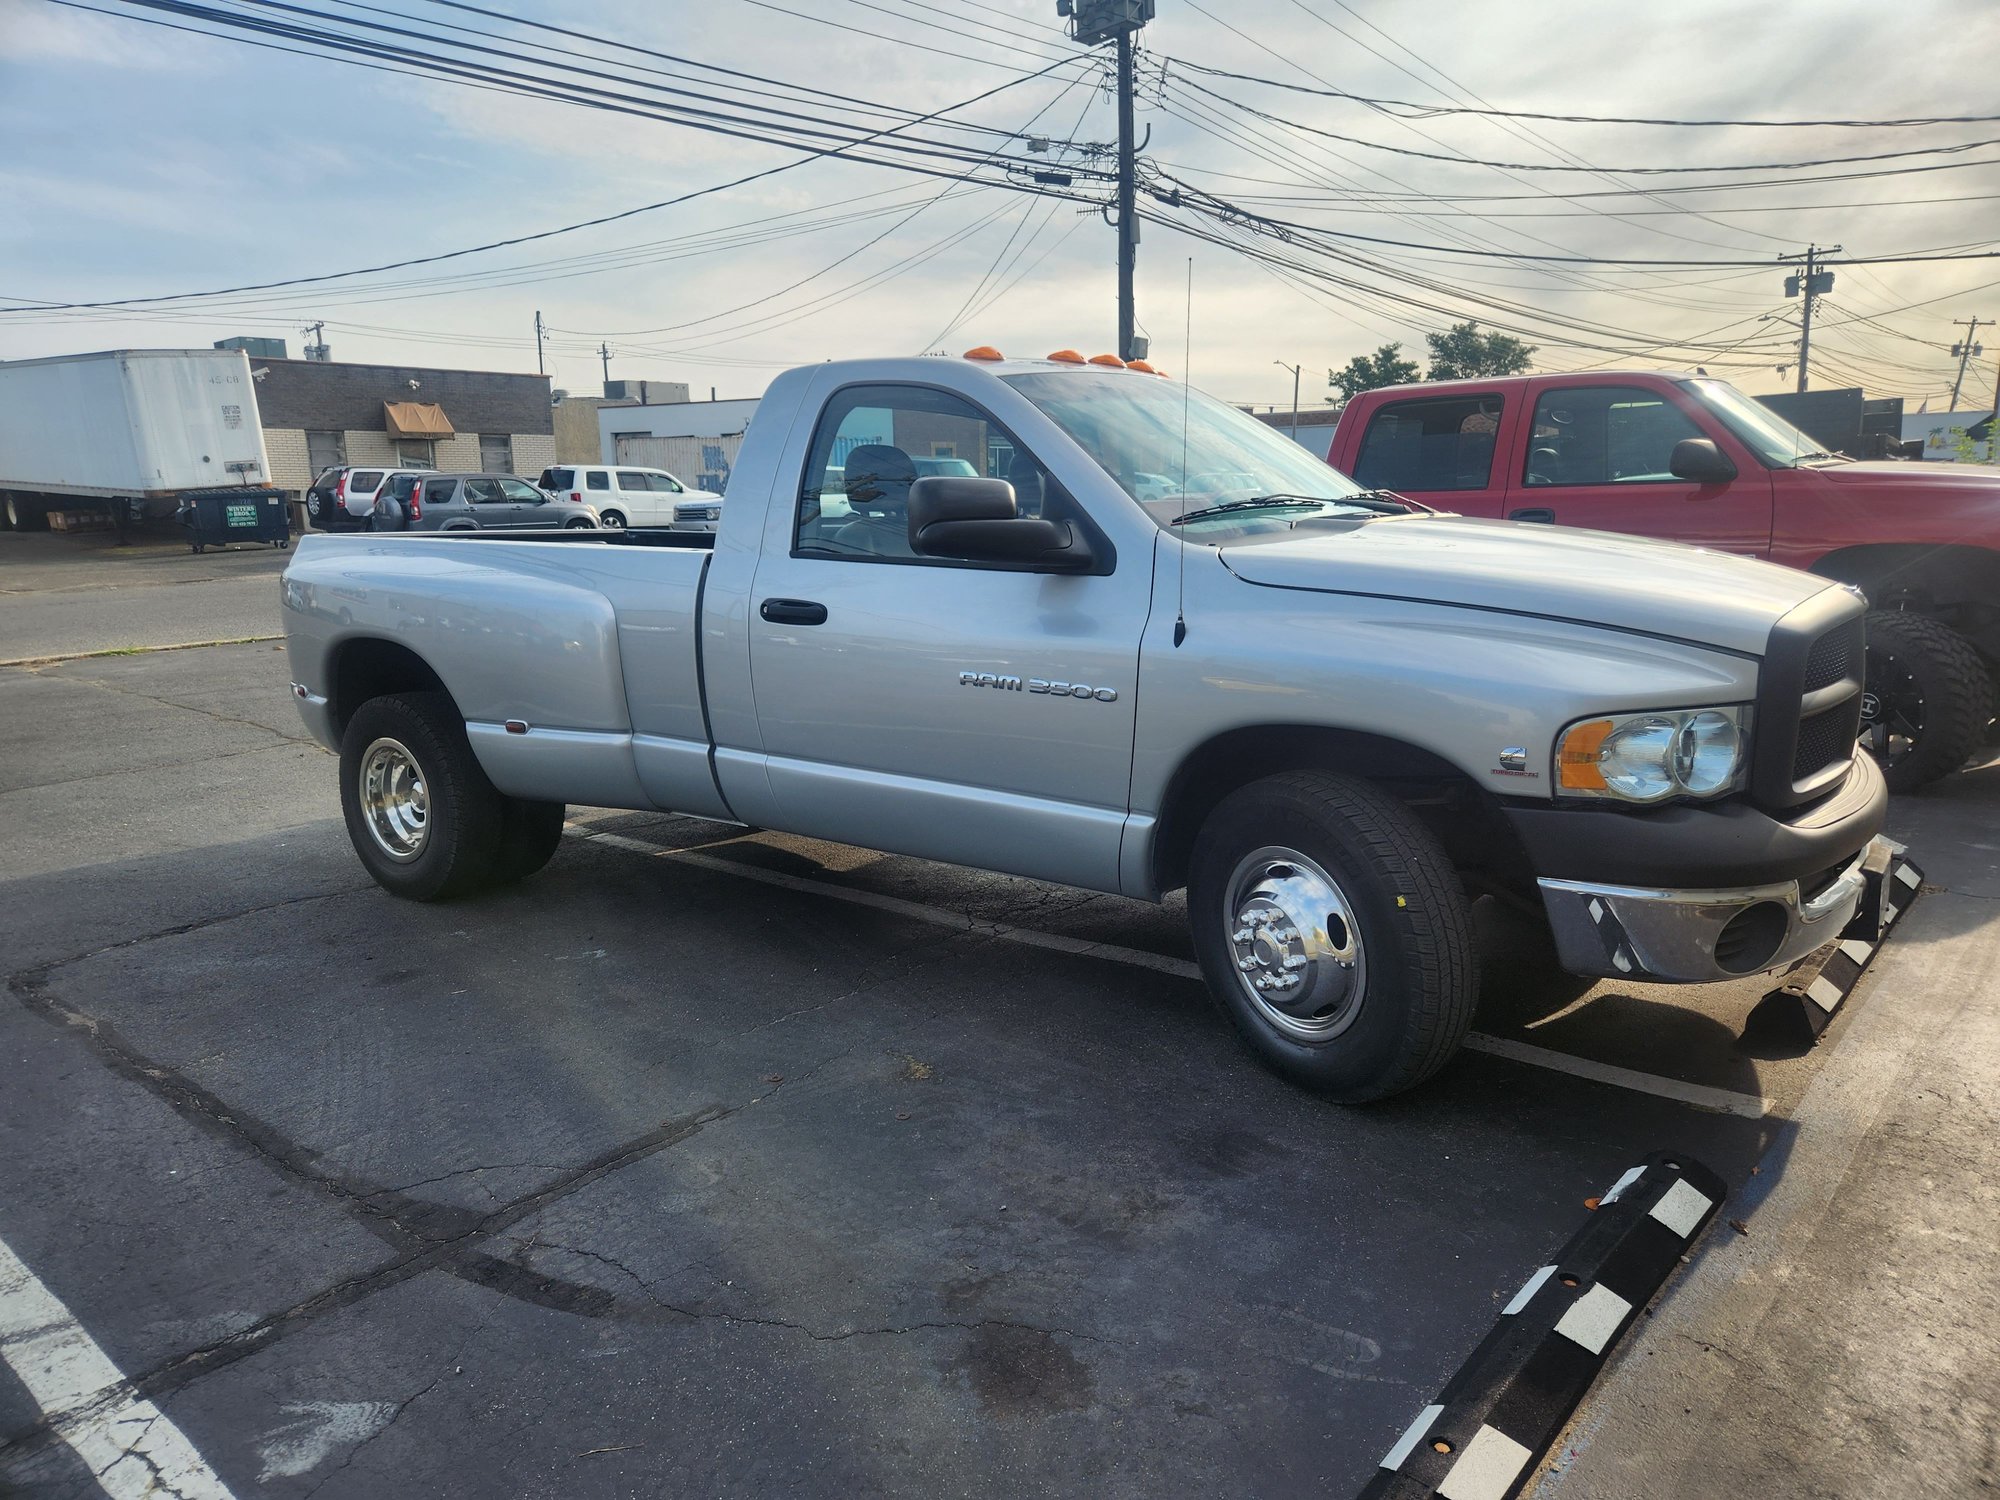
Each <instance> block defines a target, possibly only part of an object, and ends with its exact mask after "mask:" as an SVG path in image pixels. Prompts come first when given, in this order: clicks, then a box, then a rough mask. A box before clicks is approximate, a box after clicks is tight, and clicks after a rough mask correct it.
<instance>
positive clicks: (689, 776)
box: [282, 350, 1886, 1100]
mask: <svg viewBox="0 0 2000 1500" xmlns="http://www.w3.org/2000/svg"><path fill="white" fill-rule="evenodd" d="M990 353H991V351H987V350H975V351H973V353H972V355H969V356H967V357H966V358H964V359H937V358H927V359H911V358H905V359H879V360H861V361H854V362H847V363H832V364H822V365H814V366H811V367H809V368H806V369H800V370H794V371H792V372H790V373H788V374H786V375H783V376H781V377H780V378H779V379H778V380H777V381H776V382H774V383H773V385H772V386H771V389H770V391H769V393H768V394H767V395H766V396H765V397H764V399H763V401H762V403H761V404H760V405H759V407H758V410H757V413H756V417H755V420H754V421H753V422H752V424H751V426H750V430H749V433H748V435H747V436H746V438H745V441H744V444H743V449H742V453H741V456H740V457H739V459H738V461H737V464H736V468H735V471H734V473H733V475H732V477H731V480H730V486H729V494H728V504H727V505H726V506H725V507H724V508H723V511H722V520H721V525H720V529H719V532H718V534H716V535H714V536H702V535H690V534H687V533H683V532H668V531H653V532H648V531H645V530H640V529H634V530H630V531H627V532H624V533H609V534H607V533H602V532H579V533H570V534H565V533H556V534H553V535H552V534H549V533H542V534H541V535H539V536H532V537H531V536H522V537H519V538H508V537H507V536H505V535H504V534H496V533H494V532H483V533H469V534H467V535H464V536H446V535H437V536H387V537H385V536H357V537H329V536H312V537H308V538H305V539H304V540H303V541H302V543H301V545H300V547H299V549H298V552H297V553H296V555H295V557H294V559H293V561H292V563H291V565H290V567H289V568H288V569H287V570H286V572H285V575H284V579H283V585H282V587H283V598H284V606H285V617H286V627H287V631H288V634H289V640H290V651H291V661H292V663H293V667H294V671H295V673H296V676H297V681H296V682H295V683H294V684H293V693H294V695H295V697H296V698H297V701H298V705H299V708H300V710H301V711H302V712H303V714H304V716H305V720H306V723H307V724H308V726H309V727H310V728H311V730H312V732H313V733H314V734H315V735H316V736H317V737H318V738H319V739H320V740H321V741H322V742H323V743H324V744H326V745H327V746H328V747H329V748H331V749H334V750H337V751H338V752H339V755H340V792H341V801H342V805H343V807H344V809H345V812H346V819H347V825H348V830H349V833H350V835H351V837H352V839H353V843H354V847H355V849H356V851H357V852H358V853H359V854H360V856H361V860H362V862H363V863H364V864H365V865H366V866H367V867H368V869H369V870H370V872H371V873H372V874H373V875H374V876H375V878H376V879H377V880H378V881H379V882H381V884H382V885H383V886H385V887H387V888H388V889H389V890H390V891H392V892H395V893H396V894H398V895H402V896H407V897H411V898H414V899H417V900H429V899H433V898H438V897H447V896H454V895H459V894H462V893H466V892H471V891H476V890H479V889H481V888H483V887H487V886H490V885H493V884H496V883H498V882H503V881H508V880H514V879H518V878H520V877H521V876H524V875H527V874H530V873H532V872H533V871H535V870H537V869H539V868H540V867H541V866H542V865H543V864H545V863H546V862H547V860H548V859H549V857H550V856H551V854H552V853H553V852H554V850H555V847H556V844H557V842H558V840H559V839H560V837H561V831H562V823H563V816H564V804H566V803H583V804H593V805H599V806H609V807H625V808H643V809H664V810H672V811H677V812H682V813H690V814H695V815H698V816H701V817H706V818H715V819H726V820H733V821H736V822H740V823H747V824H753V825H757V826H760V827H766V828H773V829H781V830H786V831H789V832H792V833H797V834H804V835H809V836H812V837H815V838H822V839H831V840H836V841H839V842H842V843H848V844H860V845H864V846H868V847H871V848H876V849H882V850H888V851H892V852H896V853H902V854H911V855H920V856H923V857H926V858H929V859H937V860H948V861H951V862H954V863H958V864H964V865H972V866H978V867H984V868H987V869H992V870H999V871H1006V872H1009V873H1012V874H1016V875H1023V876H1030V877H1034V878H1037V879H1043V880H1051V881H1060V882H1063V883H1066V884H1069V885H1074V886H1082V887H1087V888H1089V889H1092V890H1099V891H1110V892H1116V893H1119V894H1122V895H1125V896H1130V897H1138V898H1141V899H1145V900H1159V899H1160V898H1161V897H1162V895H1163V894H1164V893H1166V892H1169V891H1173V890H1176V889H1179V888H1182V887H1185V888H1186V890H1187V904H1188V913H1189V919H1190V921H1191V923H1192V925H1193V936H1194V943H1195V947H1196V949H1197V951H1198V953H1199V955H1200V959H1201V965H1202V969H1203V972H1204V973H1205V975H1206V976H1207V979H1208V984H1209V987H1210V989H1211V990H1212V992H1213V994H1214V996H1215V999H1216V1000H1217V1001H1218V1002H1219V1004H1220V1006H1221V1008H1222V1010H1223V1011H1224V1013H1225V1014H1226V1015H1227V1016H1228V1017H1229V1019H1230V1020H1231V1021H1232V1022H1233V1023H1234V1025H1235V1026H1236V1028H1237V1030H1238V1031H1239V1032H1240V1033H1241V1034H1242V1036H1243V1037H1244V1039H1245V1040H1246V1041H1247V1042H1248V1044H1249V1045H1250V1046H1251V1048H1253V1049H1254V1050H1255V1052H1256V1053H1257V1054H1258V1055H1259V1056H1261V1057H1262V1058H1263V1059H1264V1060H1265V1061H1266V1062H1267V1063H1269V1064H1270V1065H1272V1066H1273V1067H1275V1068H1277V1069H1278V1070H1280V1071H1281V1072H1283V1073H1285V1074H1287V1075H1289V1076H1291V1077H1293V1078H1295V1079H1298V1080H1301V1081H1304V1082H1307V1083H1310V1084H1312V1085H1313V1086H1315V1087H1317V1088H1319V1089H1322V1090H1323V1091H1325V1092H1326V1093H1328V1094H1330V1095H1331V1096H1333V1097H1335V1098H1338V1099H1344V1100H1363V1099H1372V1098H1379V1097H1382V1096H1385V1095H1388V1094H1392V1093H1395V1092H1397V1091H1398V1090H1401V1089H1405V1088H1408V1087H1410V1086H1411V1085H1413V1084H1415V1083H1417V1082H1418V1081H1420V1080H1421V1079H1423V1078H1425V1077H1426V1076H1428V1075H1429V1074H1430V1073H1432V1072H1434V1071H1435V1070H1436V1069H1437V1068H1438V1067H1439V1066H1441V1065H1442V1064H1443V1062H1444V1061H1445V1059H1446V1058H1447V1057H1449V1056H1450V1055H1451V1053H1452V1051H1453V1049H1454V1048H1455V1047H1456V1046H1457V1044H1458V1042H1459V1041H1460V1039H1461V1038H1462V1037H1463V1036H1464V1034H1465V1032H1466V1030H1467V1027H1468V1026H1469V1024H1470V1022H1471V1019H1472V1013H1473V1006H1474V1003H1475V1000H1476V998H1477V994H1478V989H1479V973H1478V956H1477V953H1476V951H1475V947H1474V940H1473V926H1472V921H1471V915H1470V913H1471V903H1472V902H1473V901H1474V900H1476V899H1478V898H1480V897H1482V896H1493V897H1496V898H1498V899H1499V900H1501V901H1504V902H1506V903H1509V904H1510V905H1512V906H1513V907H1515V908H1516V909H1518V910H1522V911H1526V912H1531V913H1533V914H1534V915H1535V916H1536V917H1537V918H1538V919H1543V920H1545V921H1546V924H1547V935H1548V938H1549V944H1548V948H1549V950H1550V951H1551V952H1552V954H1553V961H1554V962H1556V963H1559V964H1560V966H1561V968H1563V969H1566V970H1568V971H1569V972H1570V973H1573V974H1577V975H1586V976H1589V975H1614V976H1619V977H1623V978H1628V979H1633V980H1669V981H1681V982H1700V981H1704V980H1722V979H1728V978H1732V977H1736V976H1741V975H1746V974H1755V973H1759V972H1762V971H1765V970H1769V969H1775V968H1778V967H1781V966H1784V965H1787V964H1790V963H1791V962H1793V961H1794V960H1797V959H1799V958H1800V957H1802V956H1803V955H1805V954H1807V953H1808V952H1810V951H1812V950H1813V949H1815V948H1818V947H1819V946H1820V945H1822V944H1823V943H1826V942H1829V941H1831V940H1832V939H1833V938H1835V937H1836V936H1837V935H1838V934H1839V933H1840V931H1841V929H1842V927H1843V926H1844V925H1845V924H1846V923H1847V922H1848V920H1849V918H1850V916H1851V915H1852V914H1853V912H1854V911H1855V908H1856V906H1857V902H1858V900H1859V897H1860V894H1861V891H1862V888H1863V884H1864V871H1863V864H1864V860H1865V859H1866V858H1867V856H1868V855H1869V853H1870V852H1871V844H1872V843H1873V841H1874V840H1875V839H1876V838H1877V837H1878V834H1879V830H1880V828H1881V826H1882V821H1883V814H1884V808H1885V802H1886V794H1885V791H1884V788H1883V783H1882V777H1881V774H1880V772H1878V771H1877V770H1876V769H1875V765H1874V763H1873V762H1872V761H1871V760H1870V759H1869V758H1868V757H1866V756H1862V755H1857V754H1855V751H1854V744H1855V731H1856V727H1857V724H1858V720H1859V714H1860V706H1861V705H1860V698H1861V686H1862V684H1861V673H1862V646H1863V642H1862V614H1863V608H1864V606H1863V603H1862V600H1861V599H1860V597H1859V596H1857V595H1856V594H1854V593H1852V592H1850V591H1849V590H1847V589H1846V588H1844V587H1842V586H1840V585H1837V584H1831V583H1828V582H1827V581H1826V580H1825V579H1821V578H1815V577H1812V576H1809V575H1807V574H1805V573H1798V572H1793V571H1791V570H1789V569H1785V568H1779V567H1772V566H1769V565H1767V564H1764V563H1760V562H1754V561H1749V560H1745V559H1742V558H1736V557H1727V556H1719V555H1715V554H1711V553H1707V552H1700V551H1694V550H1691V549H1688V548H1684V547H1679V546H1674V545H1669V544H1665V543H1656V542H1648V541H1641V540H1636V539H1632V538H1626V537H1615V536H1609V535H1601V534H1596V533H1591V532H1583V531H1570V530H1557V529H1554V528H1550V527H1543V526H1529V525H1517V524H1512V523H1507V522H1497V521H1476V520H1466V519H1462V518H1459V517H1454V516H1448V515H1441V514H1438V513H1435V512H1431V511H1428V510H1426V509H1424V508H1423V507H1421V506H1417V505H1415V504H1413V503H1411V502H1406V501H1403V500H1401V499H1399V498H1398V497H1395V496H1393V495H1388V494H1385V493H1382V492H1370V491H1364V490H1362V489H1360V488H1359V487H1358V486H1356V485H1355V484H1354V483H1353V482H1351V481H1350V480H1348V479H1346V478H1344V477H1343V476H1342V475H1340V474H1338V473H1336V472H1335V471H1333V470H1332V469H1329V468H1328V467H1326V466H1325V465H1324V464H1322V463H1320V462H1319V461H1318V460H1316V459H1314V458H1312V457H1311V456H1310V455H1308V454H1307V453H1306V452H1305V451H1304V450H1303V449H1301V448H1299V447H1297V446H1296V445H1294V444H1292V443H1291V442H1289V441H1287V440H1286V439H1284V438H1283V437H1281V436H1280V435H1279V434H1277V433H1275V432H1273V431H1272V430H1271V429H1270V428H1268V427H1265V426H1263V425H1262V424H1260V423H1258V422H1255V421H1253V420H1251V419H1250V418H1249V417H1247V416H1245V415H1243V414H1242V413H1240V412H1238V411H1236V410H1234V409H1233V408H1231V407H1228V406H1225V405H1223V404H1221V403H1220V402H1216V401H1213V400H1210V399H1209V398H1207V397H1205V396H1202V395H1200V394H1199V393H1196V392H1193V391H1190V390H1188V389H1187V388H1186V387H1185V386H1183V385H1180V384H1178V383H1176V382H1174V381H1172V380H1169V379H1167V378H1165V377H1162V376H1159V375H1156V374H1153V373H1151V372H1149V371H1145V370H1143V369H1126V368H1119V367H1113V366H1112V365H1110V364H1101V363H1090V364H1086V363H1082V362H1080V361H1076V360H1075V359H1074V356H1068V357H1061V358H1055V359H1051V360H1001V359H998V358H985V357H983V356H985V355H988V354H990ZM1065 353H1066V352H1065ZM975 356H982V357H975ZM1114 363H1115V362H1114ZM938 458H948V459H954V460H962V461H964V462H963V463H954V464H950V465H942V466H940V465H935V464H933V465H931V466H930V467H931V468H932V469H933V471H935V470H936V469H938V468H940V467H942V468H945V469H947V470H953V471H955V472H946V473H937V472H932V473H929V474H924V473H922V472H920V469H921V467H922V466H921V465H920V464H919V462H918V460H925V461H928V460H933V459H938ZM968 466H969V467H970V468H971V469H972V471H973V472H972V474H971V475H969V476H968V475H967V474H966V473H965V468H966V467H968ZM1161 476H1170V478H1169V480H1168V482H1167V486H1166V491H1165V492H1164V493H1163V491H1162V485H1161Z"/></svg>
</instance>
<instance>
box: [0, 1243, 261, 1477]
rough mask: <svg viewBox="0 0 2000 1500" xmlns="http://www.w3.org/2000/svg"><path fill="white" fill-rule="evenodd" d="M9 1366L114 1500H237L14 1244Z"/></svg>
mask: <svg viewBox="0 0 2000 1500" xmlns="http://www.w3.org/2000/svg"><path fill="white" fill-rule="evenodd" d="M0 1359H4V1360H5V1361H6V1363H7V1367H8V1368H9V1369H11V1370H12V1371H13V1372H14V1374H15V1375H16V1376H17V1377H18V1378H19V1380H20V1382H21V1384H22V1385H24V1386H26V1387H27V1388H28V1394H29V1395H30V1396H32V1397H33V1398H34V1400H35V1404H36V1405H37V1406H39V1407H40V1408H41V1410H42V1414H43V1415H44V1416H45V1417H47V1418H48V1419H49V1421H50V1423H51V1425H52V1427H53V1429H54V1431H55V1433H56V1434H57V1436H59V1437H60V1438H61V1439H62V1440H63V1441H64V1442H65V1443H67V1444H69V1446H70V1447H71V1448H72V1449H73V1450H74V1451H75V1453H76V1456H77V1457H78V1458H80V1459H82V1460H83V1462H84V1464H85V1466H86V1467H88V1468H89V1470H90V1472H91V1473H92V1474H93V1475H95V1476H96V1479H97V1482H98V1484H99V1485H100V1486H102V1487H103V1489H104V1492H105V1493H106V1494H107V1495H109V1496H111V1497H112V1500H142V1497H146V1496H158V1495H162V1494H166V1495H175V1496H179V1497H181V1500H235V1497H234V1496H232V1495H231V1494H230V1491H229V1486H228V1485H226V1484H224V1483H223V1482H222V1480H221V1479H220V1478H219V1477H217V1475H216V1473H215V1471H214V1470H213V1469H211V1468H209V1466H208V1465H207V1464H206V1463H205V1462H203V1460H202V1456H201V1455H200V1454H199V1453H197V1452H195V1449H194V1445H193V1444H192V1443H190V1442H189V1441H188V1440H187V1438H186V1437H185V1436H184V1435H183V1434H182V1432H181V1430H180V1428H178V1427H176V1426H174V1424H173V1423H172V1422H170V1421H168V1420H167V1418H166V1416H165V1415H164V1414H163V1413H162V1412H161V1411H160V1409H159V1408H158V1407H157V1406H155V1405H153V1403H152V1402H150V1401H146V1400H142V1399H140V1398H139V1397H137V1396H135V1395H133V1394H132V1393H131V1390H130V1387H129V1386H128V1385H127V1384H126V1381H125V1377H124V1376H123V1375H121V1374H119V1373H118V1367H117V1366H116V1365H114V1364H112V1363H111V1361H110V1360H109V1359H108V1358H106V1356H105V1353H104V1351H103V1350H102V1349H100V1348H98V1346H97V1341H96V1340H95V1339H93V1338H92V1337H91V1336H90V1335H89V1334H88V1333H85V1332H84V1331H83V1327H82V1325H81V1324H79V1323H78V1322H77V1321H76V1319H75V1318H73V1317H71V1316H70V1312H69V1309H68V1308H67V1307H64V1306H63V1304H62V1302H61V1300H60V1299H59V1298H58V1297H57V1296H56V1295H55V1293H53V1292H51V1291H50V1290H49V1289H48V1288H47V1287H45V1286H43V1285H42V1283H41V1281H40V1280H39V1279H37V1277H36V1276H35V1274H34V1272H32V1271H30V1270H29V1269H28V1268H27V1267H26V1266H25V1265H23V1264H22V1263H21V1260H20V1257H18V1256H17V1255H15V1254H14V1252H13V1251H12V1250H10V1249H8V1248H7V1245H6V1244H5V1243H4V1242H0ZM121 1392H122V1393H123V1398H124V1399H122V1400H121V1399H118V1397H119V1395H120V1393H121Z"/></svg>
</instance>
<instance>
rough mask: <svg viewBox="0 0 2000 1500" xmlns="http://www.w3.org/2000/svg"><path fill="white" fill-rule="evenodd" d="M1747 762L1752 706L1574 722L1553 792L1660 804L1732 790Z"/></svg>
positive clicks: (1562, 746)
mask: <svg viewBox="0 0 2000 1500" xmlns="http://www.w3.org/2000/svg"><path fill="white" fill-rule="evenodd" d="M1749 763H1750V710H1749V709H1748V708H1746V707H1735V708H1676V709H1668V710H1666V711H1664V712H1662V713H1653V714H1620V715H1618V716H1617V717H1615V718H1602V719H1586V720H1584V721H1583V722H1582V723H1580V724H1572V725H1570V726H1569V728H1567V729H1565V730H1564V731H1563V732H1562V737H1561V738H1560V739H1559V740H1557V741H1556V789H1557V790H1558V791H1559V792H1561V793H1562V794H1563V795H1565V796H1571V797H1608V798H1612V799H1615V800H1617V801H1621V802H1662V801H1665V800H1666V799H1667V798H1668V797H1719V796H1721V795H1723V794H1724V793H1725V792H1732V791H1734V790H1735V789H1736V788H1737V787H1738V786H1739V785H1740V784H1741V783H1742V781H1743V774H1744V771H1745V770H1746V769H1747V767H1748V766H1749Z"/></svg>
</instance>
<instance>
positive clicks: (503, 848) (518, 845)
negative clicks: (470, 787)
mask: <svg viewBox="0 0 2000 1500" xmlns="http://www.w3.org/2000/svg"><path fill="white" fill-rule="evenodd" d="M568 814H569V808H568V807H566V806H564V805H563V804H562V803H560V802H529V801H526V800H525V799H523V798H520V797H509V798H508V799H507V809H506V813H505V816H504V818H503V820H502V823H501V829H500V857H499V860H498V861H497V863H496V865H495V871H496V874H497V875H498V878H499V880H500V881H501V882H503V883H512V882H513V881H516V880H525V879H526V878H527V877H528V876H530V875H532V874H534V873H535V872H536V871H537V870H539V869H541V868H542V866H543V865H545V864H547V863H548V862H549V861H550V860H552V859H554V858H555V854H556V850H557V849H558V848H559V847H561V845H562V836H563V819H564V818H565V817H567V816H568Z"/></svg>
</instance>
